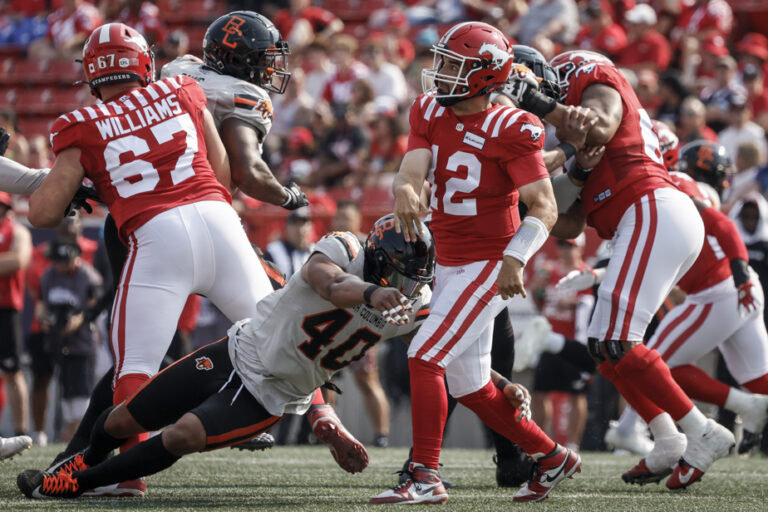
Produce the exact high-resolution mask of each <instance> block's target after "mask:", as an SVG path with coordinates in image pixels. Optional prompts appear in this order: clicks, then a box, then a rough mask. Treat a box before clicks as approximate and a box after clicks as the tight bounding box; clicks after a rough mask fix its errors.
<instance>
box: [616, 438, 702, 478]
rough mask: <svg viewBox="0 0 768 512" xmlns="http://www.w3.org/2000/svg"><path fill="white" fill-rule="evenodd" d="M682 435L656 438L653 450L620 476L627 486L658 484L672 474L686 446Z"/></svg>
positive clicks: (685, 439) (685, 440)
mask: <svg viewBox="0 0 768 512" xmlns="http://www.w3.org/2000/svg"><path fill="white" fill-rule="evenodd" d="M687 444H688V443H687V438H686V437H685V435H684V434H681V433H679V432H678V433H675V434H673V435H671V436H665V437H658V438H656V441H655V442H654V444H653V449H652V450H651V451H650V452H648V454H647V455H646V456H645V457H644V458H643V459H641V460H640V462H638V463H637V464H636V465H635V466H634V467H633V468H632V469H630V470H629V471H627V472H625V473H624V474H622V475H621V479H622V480H624V481H625V482H626V483H628V484H638V485H645V484H651V483H659V482H660V481H661V480H663V479H664V478H666V477H667V475H669V474H670V473H671V472H672V467H673V466H674V465H675V464H676V463H677V461H678V460H680V457H681V456H682V455H683V452H685V448H686V446H687Z"/></svg>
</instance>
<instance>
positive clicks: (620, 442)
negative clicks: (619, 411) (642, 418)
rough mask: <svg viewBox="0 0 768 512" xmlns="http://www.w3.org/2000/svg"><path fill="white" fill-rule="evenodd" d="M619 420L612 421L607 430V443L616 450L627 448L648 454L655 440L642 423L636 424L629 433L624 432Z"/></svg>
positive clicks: (637, 453)
mask: <svg viewBox="0 0 768 512" xmlns="http://www.w3.org/2000/svg"><path fill="white" fill-rule="evenodd" d="M618 425H619V424H618V422H616V421H611V422H610V423H609V426H608V430H606V431H605V438H604V440H605V444H606V445H608V446H609V447H610V448H613V449H614V450H626V451H628V452H631V453H634V454H636V455H643V456H644V455H648V453H650V451H651V450H652V449H653V441H651V439H650V438H649V437H648V435H647V434H646V428H645V426H643V424H642V423H639V424H638V425H636V427H635V428H634V429H633V431H632V432H631V433H629V434H622V432H621V431H620V430H619V426H618Z"/></svg>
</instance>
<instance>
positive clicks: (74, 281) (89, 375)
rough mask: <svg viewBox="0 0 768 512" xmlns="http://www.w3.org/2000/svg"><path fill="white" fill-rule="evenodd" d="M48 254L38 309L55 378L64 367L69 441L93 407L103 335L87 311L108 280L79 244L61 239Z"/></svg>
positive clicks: (64, 412) (64, 414) (64, 411)
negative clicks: (90, 405)
mask: <svg viewBox="0 0 768 512" xmlns="http://www.w3.org/2000/svg"><path fill="white" fill-rule="evenodd" d="M48 257H49V258H50V260H51V261H52V262H53V265H51V266H50V267H49V268H48V269H47V270H46V271H45V272H44V273H43V276H42V278H41V281H40V293H41V302H40V303H39V306H38V308H37V311H36V312H35V313H36V316H37V318H38V320H39V321H40V324H41V326H42V329H43V332H44V333H45V344H44V346H45V349H46V352H47V354H48V355H49V357H50V360H51V366H50V369H51V374H49V377H48V378H49V379H50V375H52V373H53V371H52V370H53V367H54V366H55V365H56V366H58V367H59V380H60V385H61V390H62V392H61V394H62V397H63V400H62V404H61V405H62V417H63V420H64V428H63V431H62V435H61V438H62V440H65V441H68V440H69V439H70V438H71V436H72V434H73V433H74V431H75V429H76V428H77V425H78V424H79V423H80V419H81V418H82V417H83V414H84V413H85V409H86V408H87V407H88V399H89V397H90V395H91V389H93V362H94V353H95V349H96V346H97V336H96V329H95V327H94V326H93V323H92V322H91V321H88V320H87V318H90V316H89V314H88V312H87V309H88V308H90V307H93V306H94V305H95V304H96V303H97V301H98V299H99V298H100V296H101V294H102V293H103V291H102V279H101V276H100V275H99V273H98V272H96V270H95V269H94V268H93V267H92V266H91V265H90V264H88V263H86V262H84V261H83V260H82V259H81V258H80V247H79V246H78V245H77V244H73V243H71V242H67V241H58V240H57V241H55V242H54V243H52V244H51V245H50V248H49V252H48ZM43 410H44V409H43ZM44 424H45V423H44V422H43V425H44Z"/></svg>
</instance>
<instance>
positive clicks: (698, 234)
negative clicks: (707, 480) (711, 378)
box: [511, 51, 734, 486]
mask: <svg viewBox="0 0 768 512" xmlns="http://www.w3.org/2000/svg"><path fill="white" fill-rule="evenodd" d="M550 65H551V66H552V67H553V68H554V69H555V70H556V71H557V73H558V76H559V79H560V84H559V85H560V88H561V98H560V100H561V101H562V103H563V104H565V105H582V106H585V107H589V108H590V109H592V110H593V111H594V112H595V114H596V115H597V117H598V121H597V124H595V126H593V127H592V128H591V129H590V130H589V133H588V134H587V144H589V145H595V146H605V155H604V156H603V158H602V160H601V161H600V162H599V163H598V164H597V165H596V166H595V167H594V169H593V170H592V169H588V170H584V169H582V170H581V173H580V175H581V176H582V177H583V178H584V180H585V184H584V188H583V189H582V192H581V205H582V206H583V209H584V213H585V215H586V221H587V223H588V224H589V225H591V226H593V227H594V228H595V229H596V230H597V232H598V234H599V235H600V236H601V237H603V238H605V239H613V242H614V250H613V255H612V257H611V259H610V261H609V263H608V267H607V268H606V275H605V276H606V277H605V280H604V281H603V283H602V284H601V285H600V288H599V291H598V298H597V306H596V309H595V313H594V315H593V317H592V321H591V323H590V328H589V348H590V351H591V353H592V355H593V357H595V358H596V359H597V360H599V361H600V366H599V369H600V372H601V373H602V374H603V375H604V376H605V377H606V378H608V379H609V380H611V382H613V383H614V385H615V386H616V388H617V389H618V390H619V391H620V392H621V394H622V395H624V397H625V398H626V399H627V401H628V402H629V403H630V404H631V405H632V406H633V407H634V408H635V409H636V410H637V411H638V413H639V414H640V415H641V416H642V417H643V419H645V420H646V421H647V422H648V423H649V424H651V422H653V424H652V427H654V428H657V431H659V432H660V433H661V434H660V436H661V437H662V438H670V439H675V438H677V428H676V427H675V422H677V423H678V424H679V425H680V427H681V428H682V430H683V432H685V434H686V437H687V446H686V443H685V442H678V441H679V439H678V441H675V442H674V443H670V444H671V445H675V446H672V447H671V449H670V450H669V452H668V454H669V458H670V460H669V463H670V464H673V463H674V462H675V461H676V460H678V459H680V456H682V458H681V462H680V464H678V465H676V466H675V469H674V474H673V476H672V481H673V482H675V481H680V482H682V480H680V477H681V476H682V477H683V480H684V481H685V482H692V481H695V480H697V479H698V478H700V476H701V475H702V474H703V473H704V472H705V471H706V470H707V469H708V468H709V466H710V465H711V464H712V463H713V462H714V461H715V460H716V459H718V458H721V457H723V456H725V455H727V454H728V452H729V450H730V448H731V447H732V446H733V445H734V438H733V435H732V434H731V433H730V432H729V431H728V430H727V429H725V428H724V427H722V426H720V425H718V424H717V423H715V422H714V421H713V420H707V418H706V417H705V416H704V415H703V414H702V413H701V411H699V410H698V409H697V408H696V407H695V406H694V405H693V402H691V400H690V398H688V396H687V395H686V394H685V392H684V391H683V390H682V389H681V388H680V386H679V385H678V384H677V383H676V382H675V381H674V379H673V378H672V374H671V373H670V371H669V367H668V366H667V365H666V364H665V363H664V360H663V359H662V357H661V355H660V354H659V353H658V352H656V351H654V350H649V349H648V348H647V347H646V346H645V345H643V344H642V340H643V334H644V332H645V329H646V327H647V326H648V323H649V322H650V320H651V318H652V315H653V314H654V313H655V312H656V311H657V310H658V309H659V307H660V306H661V304H662V302H663V300H664V298H665V297H666V296H667V295H668V294H669V292H670V290H671V289H672V287H673V286H674V284H675V283H676V282H677V281H678V280H679V279H680V278H681V277H682V276H683V275H684V274H685V273H686V272H687V271H688V269H690V267H691V266H692V265H693V263H694V261H695V260H696V258H697V256H698V254H699V252H700V251H701V247H702V245H703V242H704V225H703V223H702V221H701V217H700V216H699V214H698V211H697V210H696V207H695V206H694V205H693V203H692V202H691V200H690V199H689V198H687V197H686V195H685V194H684V193H683V192H681V191H680V190H678V189H677V188H676V187H675V186H674V183H673V182H672V180H671V179H670V177H669V174H668V173H667V171H666V169H665V167H664V160H663V158H662V155H661V150H660V147H659V140H658V137H657V136H656V134H655V133H654V132H653V129H652V125H651V120H650V118H649V117H648V114H647V113H646V111H645V110H644V109H643V108H642V107H641V105H640V103H639V101H638V100H637V97H636V95H635V93H634V91H633V90H632V88H631V86H630V85H629V83H628V82H627V81H626V79H625V78H624V77H623V76H622V75H621V73H620V72H619V71H618V69H617V68H616V67H615V66H614V65H613V63H612V62H611V61H610V60H609V59H607V58H606V57H604V56H602V55H600V54H596V53H593V52H585V51H571V52H565V53H563V54H560V55H558V56H556V57H555V58H554V59H552V61H551V62H550ZM511 89H512V95H513V96H514V99H515V100H516V101H517V103H518V104H519V105H521V106H523V108H526V109H527V110H530V111H531V112H534V113H535V114H537V115H538V116H539V117H542V118H544V119H546V120H547V121H549V122H551V123H552V124H554V125H555V126H558V125H559V124H561V123H562V119H563V114H564V108H565V107H564V105H563V104H561V103H558V102H556V101H553V100H552V99H551V98H549V97H547V96H545V95H544V94H542V93H540V92H539V91H537V90H536V88H535V87H534V86H532V85H531V84H530V82H529V81H525V80H523V79H522V78H521V79H514V77H513V84H512V87H511ZM590 171H591V172H590ZM587 178H588V179H587ZM565 220H566V221H567V218H566V219H565ZM582 228H583V226H582ZM571 236H575V233H573V234H571ZM650 269H653V270H652V271H650ZM665 411H666V412H665ZM673 420H674V421H673ZM665 462H666V461H665ZM688 468H691V470H690V471H689V470H688ZM635 469H637V468H635ZM682 486H684V485H682Z"/></svg>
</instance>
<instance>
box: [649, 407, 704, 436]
mask: <svg viewBox="0 0 768 512" xmlns="http://www.w3.org/2000/svg"><path fill="white" fill-rule="evenodd" d="M694 409H696V408H695V407H694ZM648 426H649V427H650V429H651V433H652V434H653V437H654V438H656V439H658V438H660V437H670V436H673V435H675V434H677V433H678V432H677V427H676V426H675V422H674V421H672V416H670V415H669V413H666V412H663V413H661V414H659V415H658V416H656V417H655V418H653V419H652V420H651V422H650V423H649V424H648Z"/></svg>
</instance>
